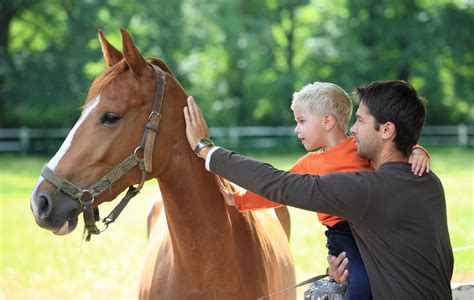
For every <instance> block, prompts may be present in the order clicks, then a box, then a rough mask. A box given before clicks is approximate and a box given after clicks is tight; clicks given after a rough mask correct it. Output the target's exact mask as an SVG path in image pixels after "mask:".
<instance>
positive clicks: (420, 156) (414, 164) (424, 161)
mask: <svg viewBox="0 0 474 300" xmlns="http://www.w3.org/2000/svg"><path fill="white" fill-rule="evenodd" d="M408 163H410V164H411V171H412V172H413V174H415V175H418V176H421V175H423V174H424V173H425V172H426V173H429V172H430V158H429V156H428V155H426V153H425V152H424V151H423V150H421V149H418V148H413V150H412V152H411V154H410V157H409V158H408Z"/></svg>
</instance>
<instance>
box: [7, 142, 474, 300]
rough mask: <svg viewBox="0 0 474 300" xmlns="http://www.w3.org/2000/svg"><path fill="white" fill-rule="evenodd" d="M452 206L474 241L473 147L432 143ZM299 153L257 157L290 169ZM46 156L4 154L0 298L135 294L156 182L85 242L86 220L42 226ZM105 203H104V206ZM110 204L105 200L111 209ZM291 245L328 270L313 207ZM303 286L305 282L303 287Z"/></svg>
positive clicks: (463, 239)
mask: <svg viewBox="0 0 474 300" xmlns="http://www.w3.org/2000/svg"><path fill="white" fill-rule="evenodd" d="M429 150H430V151H431V153H432V163H433V169H434V171H435V172H436V174H437V175H438V176H439V177H440V178H441V180H442V182H443V185H444V188H445V192H446V200H447V205H448V220H449V228H450V235H451V241H452V244H453V247H454V248H456V247H460V246H466V245H472V244H474V233H473V232H472V228H474V227H473V225H474V224H473V217H474V207H473V205H474V204H473V202H474V191H473V186H474V174H473V173H474V170H473V167H474V166H473V161H474V150H461V149H456V148H446V149H429ZM298 157H299V155H296V154H295V155H284V156H279V155H266V156H261V155H260V156H258V158H260V159H262V160H265V161H268V162H270V163H273V164H274V165H275V166H277V167H279V168H282V169H288V168H289V167H290V166H291V165H292V164H293V163H294V162H295V161H296V159H297V158H298ZM47 160H48V158H45V157H30V156H24V157H20V156H0V232H1V236H0V239H1V240H0V243H1V244H0V246H1V260H0V272H1V273H0V274H1V281H0V299H54V298H67V299H72V298H75V299H77V298H82V299H84V298H85V299H112V298H132V299H134V298H136V295H137V288H138V286H137V284H138V276H139V273H140V269H141V266H142V263H143V256H144V253H145V248H146V213H147V207H148V205H149V199H151V198H152V197H153V195H154V193H155V192H156V191H157V190H158V188H157V184H156V182H155V181H153V180H152V181H150V182H148V183H147V185H146V186H145V188H144V191H143V192H142V193H141V194H140V195H139V196H137V197H136V198H134V199H133V200H132V202H131V203H130V204H129V206H128V207H127V208H126V209H125V210H124V212H123V214H122V215H121V216H120V218H119V219H118V220H117V222H116V223H114V224H112V225H111V228H110V229H109V230H108V231H107V232H106V233H104V234H103V235H101V236H100V237H96V236H93V237H92V242H91V243H86V242H82V241H81V236H82V232H81V228H82V227H83V224H82V220H81V221H80V223H79V225H78V229H76V231H75V232H73V233H72V234H70V235H67V236H64V237H57V236H54V235H53V234H51V233H49V232H47V231H46V230H44V229H41V228H39V227H38V226H37V225H36V223H35V221H34V218H33V216H32V214H31V212H30V208H29V195H30V192H31V190H32V188H33V186H34V184H35V182H36V179H37V178H38V175H39V173H40V170H41V168H42V166H43V164H44V163H45V162H46V161H47ZM101 208H102V206H101ZM111 209H112V205H110V204H104V205H103V208H102V209H101V211H102V214H103V215H105V214H106V213H107V212H109V211H110V210H111ZM291 214H292V241H291V248H292V250H293V255H294V258H295V263H296V271H297V280H303V279H306V278H308V277H311V276H313V275H316V274H319V273H322V272H324V270H325V268H326V264H325V259H326V249H325V247H324V245H325V238H324V233H323V232H324V228H323V227H322V226H321V225H320V224H319V223H318V222H317V218H316V215H315V213H311V212H306V211H302V210H298V209H291ZM473 259H474V250H466V251H460V252H455V275H454V278H453V280H455V281H458V280H463V281H474V267H473V261H474V260H473ZM303 289H304V288H303Z"/></svg>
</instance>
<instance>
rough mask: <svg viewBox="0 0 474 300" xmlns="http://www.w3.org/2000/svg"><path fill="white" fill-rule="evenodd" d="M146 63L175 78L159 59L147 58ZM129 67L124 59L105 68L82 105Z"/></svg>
mask: <svg viewBox="0 0 474 300" xmlns="http://www.w3.org/2000/svg"><path fill="white" fill-rule="evenodd" d="M147 62H148V63H150V64H152V65H155V66H158V67H160V68H161V69H162V70H163V71H164V72H166V73H168V74H169V75H170V76H171V77H173V78H176V77H175V76H174V74H173V72H171V70H170V68H168V66H167V65H166V63H165V62H164V61H163V60H161V59H159V58H148V59H147ZM128 69H130V67H129V66H128V64H127V62H126V61H125V59H122V60H121V61H119V62H117V63H116V64H115V65H113V66H112V67H110V68H107V69H106V70H105V71H104V72H103V73H102V74H100V75H99V76H98V77H97V78H96V79H95V80H94V82H93V83H92V85H91V87H90V89H89V92H88V93H87V100H86V102H85V103H84V105H86V104H87V103H88V102H89V101H90V100H91V99H92V96H94V95H97V94H99V93H100V92H101V91H103V90H104V89H105V88H106V87H108V86H109V85H110V83H111V82H112V81H113V80H114V79H115V78H117V77H118V76H119V75H120V74H123V73H125V72H126V71H127V70H128Z"/></svg>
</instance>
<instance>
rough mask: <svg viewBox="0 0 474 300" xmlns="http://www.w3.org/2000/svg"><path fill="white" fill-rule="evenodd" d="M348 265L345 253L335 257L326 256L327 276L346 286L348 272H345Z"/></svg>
mask: <svg viewBox="0 0 474 300" xmlns="http://www.w3.org/2000/svg"><path fill="white" fill-rule="evenodd" d="M348 263H349V259H348V258H347V257H346V253H345V252H342V253H341V254H339V255H338V256H337V257H335V256H332V255H328V264H329V268H328V275H329V276H331V277H332V278H333V279H334V280H335V281H336V282H337V283H341V284H347V278H349V271H347V264H348Z"/></svg>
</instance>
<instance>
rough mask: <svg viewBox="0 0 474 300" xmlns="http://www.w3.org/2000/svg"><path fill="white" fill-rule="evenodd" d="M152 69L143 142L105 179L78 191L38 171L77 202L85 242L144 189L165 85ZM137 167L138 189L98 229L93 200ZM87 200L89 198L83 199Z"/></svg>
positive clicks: (63, 180)
mask: <svg viewBox="0 0 474 300" xmlns="http://www.w3.org/2000/svg"><path fill="white" fill-rule="evenodd" d="M150 66H152V67H153V69H154V70H155V75H156V76H155V82H156V91H155V96H154V98H153V107H152V111H151V113H150V115H149V116H148V121H147V123H146V125H145V129H144V132H143V136H142V140H141V143H140V145H139V146H138V147H137V148H135V151H133V153H131V154H130V155H129V156H128V157H127V158H125V159H124V160H123V161H122V162H121V163H119V164H118V165H117V166H115V167H114V168H113V169H112V170H111V171H109V172H108V173H107V174H106V175H105V176H104V177H102V178H101V179H99V180H98V181H97V182H96V183H94V184H93V185H91V186H90V187H89V188H88V189H81V188H80V187H78V186H77V185H75V184H74V183H72V182H70V181H68V180H67V179H66V178H63V177H61V176H59V175H58V174H56V173H55V172H54V170H51V169H50V168H49V167H48V165H45V166H44V168H43V170H42V171H41V176H42V177H43V178H44V179H46V180H47V181H49V182H50V183H51V184H53V185H54V186H55V187H56V188H57V189H58V190H60V191H62V192H63V193H65V194H67V195H69V196H71V197H72V198H73V199H75V200H77V201H78V202H79V205H80V206H81V209H82V211H83V215H84V233H86V232H87V235H86V238H85V239H86V241H90V238H91V235H92V234H100V233H102V232H104V231H105V230H106V229H107V228H108V226H109V224H110V223H113V222H114V221H115V220H116V219H117V217H118V216H119V215H120V213H121V212H122V210H123V209H124V208H125V206H126V205H127V204H128V202H129V201H130V199H132V198H133V197H135V196H136V195H137V194H138V192H139V191H140V190H141V188H142V187H143V184H144V183H145V180H146V174H147V172H151V171H152V168H153V166H152V161H153V150H154V149H153V148H154V145H155V137H156V134H157V133H158V129H159V127H160V120H161V107H162V103H163V95H164V90H165V85H166V75H165V72H163V70H161V69H160V68H159V67H158V66H155V65H152V64H150ZM140 152H143V158H140V156H139V153H140ZM136 166H138V168H139V169H140V171H141V180H140V183H139V184H138V186H137V187H134V186H130V187H129V188H128V191H127V193H126V194H125V196H124V197H123V198H122V200H120V202H119V204H117V206H116V207H115V208H114V209H113V210H112V212H111V213H110V214H109V215H108V216H107V217H105V218H104V219H102V222H103V223H104V225H105V228H104V229H102V230H100V229H99V228H98V227H97V225H96V222H97V221H99V220H100V217H99V208H98V207H97V208H96V209H94V205H93V204H94V199H95V197H96V196H98V195H100V194H102V193H103V192H104V191H105V190H107V189H109V188H110V187H111V186H112V184H113V183H114V182H116V181H117V180H119V179H120V178H121V177H122V176H124V175H125V174H127V173H128V171H130V170H131V169H133V168H134V167H136ZM86 197H88V198H90V199H88V200H84V199H85V198H86Z"/></svg>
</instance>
